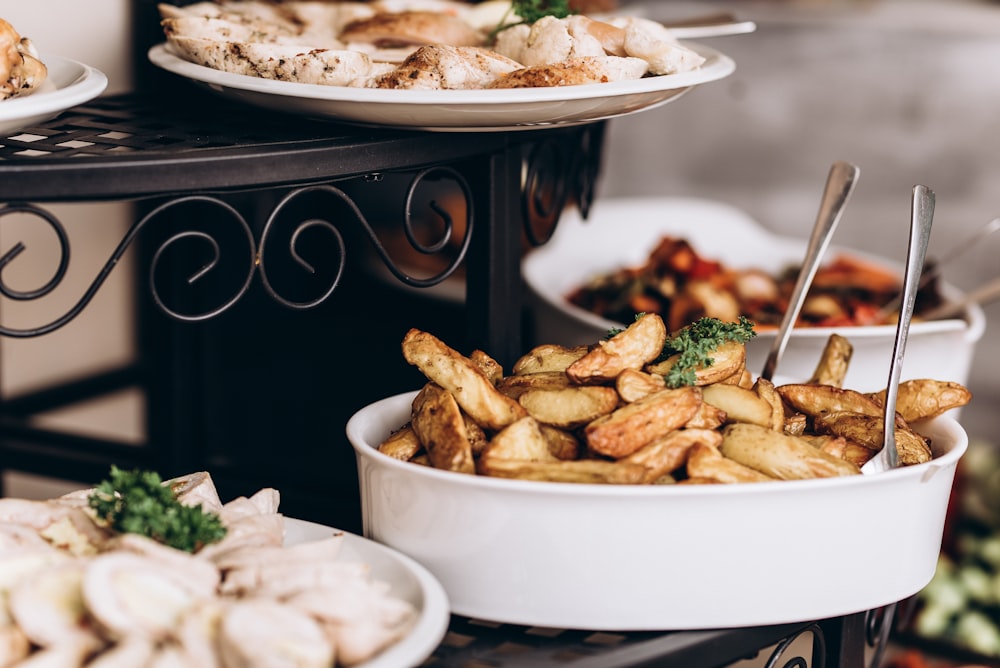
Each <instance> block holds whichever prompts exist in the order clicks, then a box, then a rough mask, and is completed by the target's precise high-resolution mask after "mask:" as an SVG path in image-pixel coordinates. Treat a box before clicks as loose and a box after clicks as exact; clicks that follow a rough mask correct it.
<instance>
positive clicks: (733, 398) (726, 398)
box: [701, 383, 784, 428]
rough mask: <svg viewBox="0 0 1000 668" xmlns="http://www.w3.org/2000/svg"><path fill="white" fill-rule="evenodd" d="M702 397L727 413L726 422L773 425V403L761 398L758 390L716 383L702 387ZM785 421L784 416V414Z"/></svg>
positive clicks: (763, 425)
mask: <svg viewBox="0 0 1000 668" xmlns="http://www.w3.org/2000/svg"><path fill="white" fill-rule="evenodd" d="M701 396H702V399H703V400H704V401H705V403H707V404H711V405H712V406H715V407H716V408H718V409H720V410H722V411H724V412H725V413H726V422H750V423H752V424H759V425H760V426H762V427H768V428H770V427H771V422H772V413H773V411H772V408H771V404H769V403H767V402H766V401H764V400H763V399H761V398H760V397H759V396H758V395H757V393H756V392H754V391H753V390H748V389H746V388H743V387H740V386H739V385H727V384H725V383H715V384H714V385H705V386H703V387H702V388H701ZM782 422H784V416H782Z"/></svg>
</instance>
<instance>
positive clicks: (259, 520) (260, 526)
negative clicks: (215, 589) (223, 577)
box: [197, 513, 285, 561]
mask: <svg viewBox="0 0 1000 668" xmlns="http://www.w3.org/2000/svg"><path fill="white" fill-rule="evenodd" d="M284 542H285V518H284V516H282V515H279V514H277V513H274V514H271V515H250V516H248V517H244V518H242V519H240V520H237V521H235V522H230V523H226V536H225V538H223V539H222V540H220V541H219V542H218V543H212V544H211V545H206V546H205V547H203V548H201V549H200V550H198V553H197V556H198V557H199V558H201V559H207V560H209V561H212V560H214V559H217V558H219V557H220V555H222V554H224V553H227V552H229V551H230V550H236V549H242V548H245V547H267V546H272V547H274V546H281V545H283V544H284Z"/></svg>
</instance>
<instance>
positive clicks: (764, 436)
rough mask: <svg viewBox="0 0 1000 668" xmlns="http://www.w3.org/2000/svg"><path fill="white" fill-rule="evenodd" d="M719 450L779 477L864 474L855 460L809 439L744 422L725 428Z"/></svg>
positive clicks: (793, 478)
mask: <svg viewBox="0 0 1000 668" xmlns="http://www.w3.org/2000/svg"><path fill="white" fill-rule="evenodd" d="M719 450H720V452H722V454H723V455H725V456H726V457H728V458H730V459H733V460H735V461H737V462H739V463H740V464H743V465H744V466H749V467H750V468H752V469H755V470H757V471H760V472H761V473H765V474H767V475H769V476H771V477H772V478H778V479H780V480H802V479H808V478H830V477H834V476H844V475H860V474H861V469H859V468H858V467H857V466H855V465H854V464H851V463H850V462H847V461H844V460H843V459H840V458H839V457H834V456H833V455H829V454H827V453H825V452H823V451H822V450H818V449H816V448H815V447H813V446H812V445H810V444H809V442H808V441H804V440H802V439H801V438H798V437H796V436H788V435H787V434H783V433H780V432H776V431H773V430H771V429H768V428H767V427H761V426H759V425H755V424H748V423H744V422H740V423H737V424H731V425H727V426H726V427H724V428H723V430H722V445H721V446H719Z"/></svg>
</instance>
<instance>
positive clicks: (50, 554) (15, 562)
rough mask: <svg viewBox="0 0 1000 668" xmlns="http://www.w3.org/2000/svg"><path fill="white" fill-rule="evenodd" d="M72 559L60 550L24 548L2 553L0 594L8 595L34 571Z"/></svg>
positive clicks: (0, 556) (0, 560)
mask: <svg viewBox="0 0 1000 668" xmlns="http://www.w3.org/2000/svg"><path fill="white" fill-rule="evenodd" d="M70 559H72V557H70V556H69V555H68V554H66V553H64V552H60V551H59V550H24V551H13V552H4V553H0V594H3V595H6V594H8V593H9V592H10V590H11V589H13V588H14V587H15V586H16V585H17V584H18V583H19V582H21V581H22V580H24V579H25V578H27V577H28V576H30V575H31V574H33V573H37V572H38V571H42V570H45V569H47V568H49V567H51V566H53V565H56V564H60V563H63V562H65V561H69V560H70Z"/></svg>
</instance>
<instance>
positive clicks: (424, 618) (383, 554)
mask: <svg viewBox="0 0 1000 668" xmlns="http://www.w3.org/2000/svg"><path fill="white" fill-rule="evenodd" d="M339 532H340V530H339V529H334V528H332V527H328V526H325V525H322V524H316V523H314V522H306V521H304V520H296V519H291V518H285V544H286V545H291V544H295V543H305V542H307V541H312V540H320V539H322V538H326V537H328V536H330V535H331V534H332V533H339ZM343 533H344V544H343V547H342V548H341V551H340V559H341V560H343V561H356V562H363V563H366V564H368V565H369V566H371V572H372V576H373V577H374V578H375V579H376V580H380V581H382V582H385V583H387V584H388V585H389V587H390V591H391V592H392V593H393V594H394V595H396V596H398V597H400V598H402V599H404V600H406V601H409V602H410V603H412V604H413V605H414V607H416V609H417V611H418V613H419V616H418V618H417V623H416V624H415V625H414V626H413V628H412V629H411V630H410V632H409V633H408V634H407V635H406V637H405V638H403V639H402V640H400V641H399V642H398V643H396V644H395V645H392V646H391V647H388V648H386V649H385V650H384V651H382V652H381V653H380V654H378V655H377V656H375V657H373V658H372V659H370V660H368V661H365V662H364V663H360V664H357V666H355V668H395V667H396V666H417V665H420V664H421V663H422V662H423V661H424V660H425V659H426V658H427V657H429V656H430V655H431V654H432V653H433V652H434V649H435V648H436V647H437V646H438V645H439V644H440V642H441V639H442V638H444V634H445V632H446V631H447V630H448V624H449V622H450V620H451V612H450V609H449V605H448V597H447V595H446V594H445V592H444V588H443V587H442V586H441V584H440V583H439V582H438V581H437V580H436V579H435V578H434V576H433V575H431V574H430V572H429V571H428V570H427V569H425V568H424V567H423V566H421V565H420V564H418V563H417V562H415V561H413V560H412V559H410V558H409V557H407V556H405V555H403V554H400V553H399V552H397V551H396V550H393V549H392V548H389V547H385V546H384V545H380V544H379V543H376V542H374V541H371V540H368V539H367V538H362V537H361V536H358V535H355V534H352V533H347V532H343Z"/></svg>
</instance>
